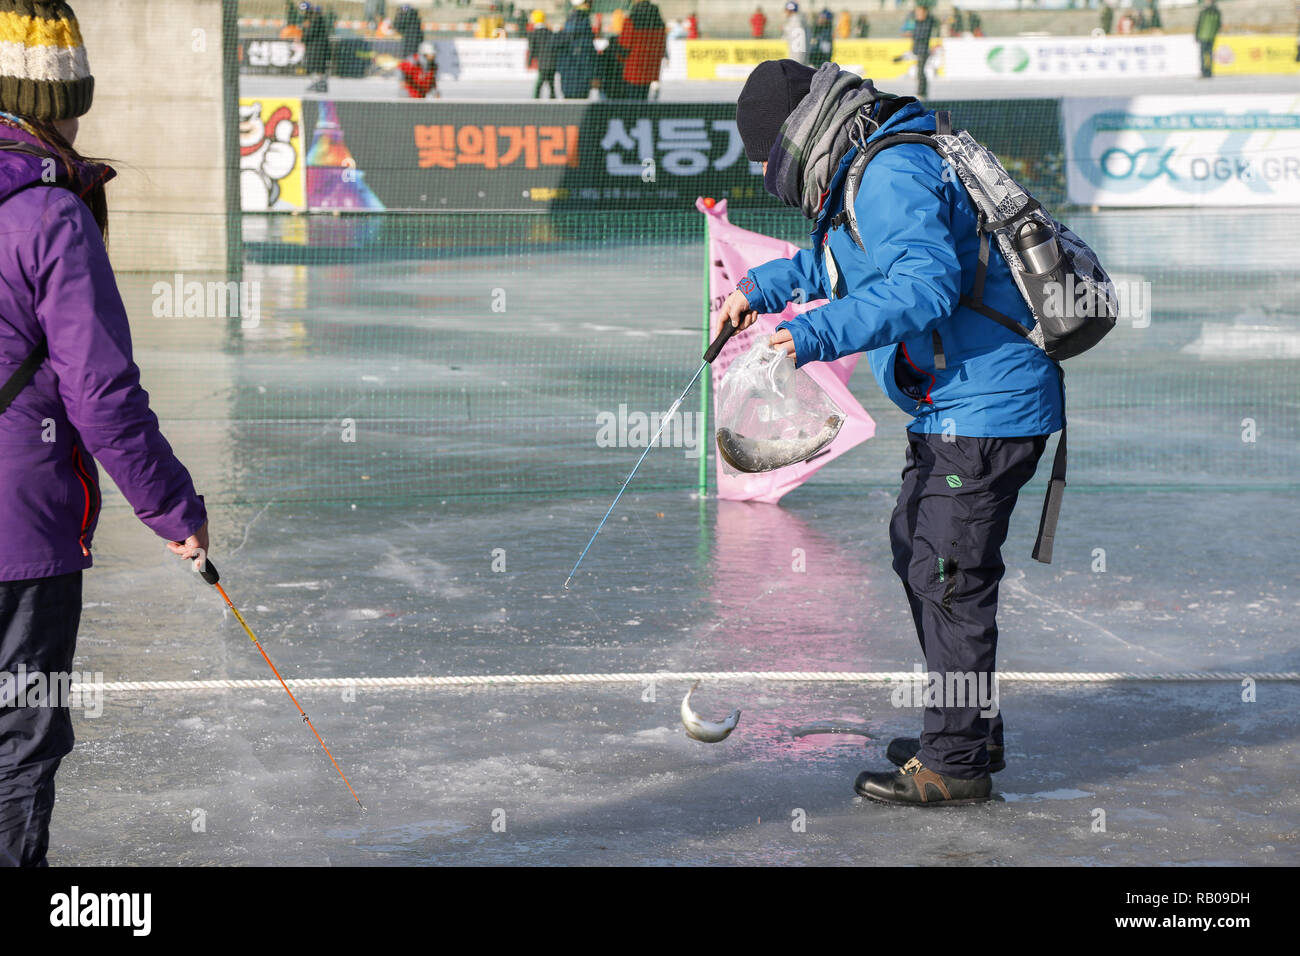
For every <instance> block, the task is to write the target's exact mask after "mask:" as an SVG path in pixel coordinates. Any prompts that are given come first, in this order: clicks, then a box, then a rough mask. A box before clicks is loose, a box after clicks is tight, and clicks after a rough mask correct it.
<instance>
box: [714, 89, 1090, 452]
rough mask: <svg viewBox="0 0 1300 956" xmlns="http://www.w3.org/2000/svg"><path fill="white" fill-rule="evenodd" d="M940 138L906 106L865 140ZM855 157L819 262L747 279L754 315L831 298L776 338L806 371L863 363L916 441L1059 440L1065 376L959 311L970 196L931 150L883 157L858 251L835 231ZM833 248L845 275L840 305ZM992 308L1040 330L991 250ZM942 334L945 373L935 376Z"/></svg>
mask: <svg viewBox="0 0 1300 956" xmlns="http://www.w3.org/2000/svg"><path fill="white" fill-rule="evenodd" d="M934 129H935V120H934V113H933V112H932V111H930V110H927V109H925V108H924V107H923V106H921V104H919V103H910V104H908V105H906V106H904V107H903V108H902V109H900V110H899V111H898V112H897V113H896V114H894V116H892V117H890V119H889V120H888V121H887V122H885V123H884V124H883V125H882V126H881V128H880V129H879V130H876V131H875V132H874V133H873V134H872V135H871V136H870V137H869V139H868V141H870V140H874V139H876V138H878V137H880V136H883V135H885V134H887V133H893V132H902V131H911V132H927V133H933V132H934ZM856 155H857V148H856V147H853V148H850V150H849V152H848V154H847V155H846V156H845V157H844V158H843V160H842V161H841V162H840V165H839V168H838V169H837V170H836V172H835V174H834V175H833V176H832V177H831V184H830V189H829V191H828V193H827V198H826V200H825V202H824V203H823V205H822V210H821V213H820V215H819V217H818V219H817V225H816V228H815V229H814V230H813V233H812V249H809V250H803V251H801V252H799V253H797V254H795V256H794V257H792V258H790V259H775V260H773V261H771V262H768V263H765V264H763V265H761V266H757V267H756V268H754V269H751V270H750V272H749V273H748V275H747V276H746V277H745V279H743V280H741V283H740V285H739V288H740V290H741V291H742V292H744V293H745V295H746V297H747V298H748V299H749V303H750V306H751V307H752V308H754V309H756V310H757V311H759V312H762V313H772V312H780V311H781V310H782V309H783V308H784V307H785V304H786V303H787V302H789V301H799V300H802V301H808V300H810V299H817V298H830V299H832V301H831V302H829V303H828V304H827V305H824V306H822V307H820V308H817V309H813V310H811V311H809V312H805V313H803V314H802V315H799V316H796V317H795V318H793V319H790V320H788V321H785V322H782V323H781V324H780V325H779V326H778V328H782V329H789V331H790V334H791V335H792V336H793V338H794V345H795V356H796V360H797V362H798V364H800V365H803V364H806V363H808V362H830V361H833V360H835V359H837V358H839V357H841V356H843V355H848V354H850V353H853V352H867V353H868V355H867V357H868V359H869V360H870V362H871V371H872V372H873V373H874V374H875V376H876V381H877V382H879V384H880V387H881V389H882V390H883V391H884V392H885V394H886V395H887V396H889V398H891V399H892V400H893V401H894V403H895V404H896V405H898V407H899V408H901V409H903V411H905V412H909V413H911V414H913V415H914V416H915V417H914V418H913V420H912V422H911V423H910V424H909V426H908V428H909V429H910V430H911V431H914V432H920V433H935V432H943V431H945V430H947V431H948V432H949V433H952V434H957V435H964V436H969V437H972V438H1016V437H1024V436H1027V435H1046V434H1050V433H1052V432H1054V431H1057V430H1059V429H1060V428H1061V427H1062V424H1063V422H1064V412H1063V404H1064V393H1063V386H1062V382H1061V378H1060V372H1059V370H1058V368H1057V366H1056V365H1055V364H1054V363H1053V362H1052V361H1051V360H1050V359H1049V358H1048V357H1047V356H1046V355H1045V354H1044V353H1043V351H1042V350H1041V349H1039V348H1037V347H1035V346H1034V345H1033V344H1031V343H1030V342H1028V341H1026V340H1024V339H1023V338H1021V337H1020V336H1018V335H1016V334H1015V333H1014V332H1011V331H1010V330H1008V329H1005V328H1003V327H1002V326H1000V325H998V324H997V323H996V322H994V321H993V320H992V319H989V318H987V317H985V316H982V315H980V314H979V313H978V312H975V311H973V310H971V309H969V308H967V307H966V306H963V305H960V304H959V301H958V300H959V299H960V297H961V296H962V295H964V294H968V293H970V291H971V289H972V287H973V286H974V284H975V269H976V266H977V265H978V262H979V236H978V233H977V232H976V228H975V226H976V216H975V210H974V209H973V207H972V205H971V202H970V199H969V197H968V196H967V195H966V191H965V189H964V188H962V186H961V184H960V183H959V182H957V181H955V177H953V176H952V175H951V174H949V175H948V176H946V177H945V176H944V163H943V160H942V158H941V157H940V156H939V154H938V153H937V152H935V151H934V150H933V149H931V148H930V147H928V146H925V145H922V144H915V143H904V144H900V145H897V146H891V147H890V148H888V149H885V150H883V151H881V152H880V153H879V154H877V155H876V157H875V159H873V160H872V161H871V163H870V164H869V165H868V166H867V170H866V173H865V175H864V176H863V179H862V184H861V187H860V188H859V190H858V194H857V202H856V204H855V211H856V214H857V219H858V228H859V230H860V232H861V234H862V241H863V244H864V245H865V246H866V251H865V252H863V250H862V249H861V248H860V247H859V246H858V245H857V243H855V242H854V241H853V238H852V236H851V235H850V234H849V231H848V228H847V226H838V227H836V228H833V229H831V228H829V227H830V222H831V220H832V219H833V218H834V217H835V216H836V215H837V214H838V213H839V212H840V211H841V210H842V209H843V208H844V180H845V177H846V174H847V172H848V168H849V165H850V164H851V163H852V162H853V159H854V157H855V156H856ZM826 248H829V249H830V251H831V255H832V257H833V259H834V262H835V264H836V266H837V271H838V274H839V285H838V288H837V289H836V290H835V293H834V295H832V290H831V288H830V282H829V279H828V273H827V267H826V255H825V249H826ZM800 290H802V291H800ZM984 301H985V302H986V303H987V304H988V305H989V306H991V307H992V308H994V309H997V310H998V311H1000V312H1002V313H1004V314H1005V315H1009V316H1011V317H1013V318H1015V319H1016V320H1018V321H1020V322H1022V323H1023V324H1024V325H1025V326H1026V327H1027V328H1032V327H1033V318H1032V316H1031V314H1030V312H1029V310H1028V308H1027V307H1026V306H1025V303H1024V300H1023V299H1022V298H1021V296H1020V292H1019V291H1018V289H1017V288H1016V285H1015V281H1014V280H1013V279H1012V278H1011V272H1010V270H1009V269H1008V267H1007V264H1006V260H1005V259H1003V258H1002V255H1001V253H999V252H998V251H997V247H996V245H994V246H993V249H992V253H991V256H990V261H989V270H988V277H987V279H986V280H985V285H984ZM935 330H937V331H938V332H939V335H940V338H941V340H942V344H943V350H944V354H945V358H946V365H947V367H946V368H945V369H943V370H937V369H936V368H935V361H934V344H933V343H934V339H933V332H934V331H935Z"/></svg>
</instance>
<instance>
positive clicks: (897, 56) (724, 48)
mask: <svg viewBox="0 0 1300 956" xmlns="http://www.w3.org/2000/svg"><path fill="white" fill-rule="evenodd" d="M685 46H686V50H685V59H686V77H687V78H688V79H692V80H743V79H744V78H745V77H747V76H749V74H750V71H752V70H753V69H754V67H756V66H758V64H760V63H762V62H763V61H764V60H781V59H784V58H785V57H787V56H789V52H788V51H787V49H786V45H785V41H784V40H687V41H686V44H685ZM934 46H935V47H936V52H937V47H938V41H937V40H936V41H935V42H934ZM911 50H912V41H911V40H909V39H906V38H903V39H897V40H836V41H835V45H834V48H833V50H832V52H831V58H832V59H833V60H834V61H835V62H836V63H838V64H839V65H840V66H842V67H843V68H844V69H846V70H852V71H853V72H855V73H861V74H862V75H863V76H869V77H871V78H872V79H873V80H876V81H879V80H882V79H885V80H888V79H895V78H897V77H900V76H904V75H905V74H906V73H907V72H908V71H909V70H911V69H912V67H913V61H912V60H911Z"/></svg>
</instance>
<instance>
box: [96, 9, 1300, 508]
mask: <svg viewBox="0 0 1300 956" xmlns="http://www.w3.org/2000/svg"><path fill="white" fill-rule="evenodd" d="M230 6H232V7H233V5H230ZM230 79H231V82H235V81H236V80H237V78H235V77H231V78H230ZM303 85H304V84H303V83H302V81H301V79H300V78H297V77H295V82H294V84H292V85H288V86H285V87H284V89H285V91H286V95H284V96H282V97H274V96H267V95H265V94H264V93H262V94H259V95H257V96H248V95H247V94H245V96H244V97H243V99H242V101H241V103H242V105H241V106H240V107H239V109H240V113H241V115H240V119H241V120H243V121H244V125H243V126H241V129H240V144H241V147H242V148H241V149H240V150H239V151H238V154H236V152H235V151H234V150H232V153H231V156H230V158H229V163H230V165H231V173H232V180H233V178H234V176H235V173H236V172H238V175H239V179H240V181H241V187H242V191H243V206H244V210H243V212H242V215H239V216H238V219H237V221H238V223H239V237H240V238H241V239H242V251H240V252H238V254H237V261H236V262H235V263H234V264H233V268H232V277H233V278H235V279H236V280H242V282H243V283H244V284H245V285H244V286H242V287H240V288H238V289H236V290H235V291H234V297H235V298H236V299H237V298H238V295H239V293H240V292H243V294H244V296H245V299H246V300H247V301H246V305H247V306H248V308H246V309H245V310H244V311H243V312H242V313H241V314H232V313H235V312H236V311H237V310H235V309H232V308H230V307H229V306H228V305H227V307H225V308H224V309H222V308H212V307H211V305H210V298H209V296H210V292H209V289H208V288H207V285H206V284H210V283H217V282H221V281H224V279H225V278H226V277H222V276H206V275H204V276H186V277H185V281H187V282H188V281H190V280H191V279H193V280H197V281H200V282H202V283H205V285H204V288H203V289H202V290H201V296H202V298H203V300H204V305H203V307H202V308H201V309H198V310H197V311H198V312H199V314H195V315H189V314H186V312H185V309H184V308H181V309H179V310H177V309H172V310H171V312H170V314H169V311H168V308H167V307H165V306H164V307H162V308H160V306H159V301H160V293H159V292H158V291H157V285H156V284H157V283H158V281H159V279H160V277H159V276H158V275H155V274H152V273H139V274H123V275H122V276H121V277H120V282H121V286H122V290H123V294H124V296H125V298H126V301H127V304H128V308H129V310H130V313H131V315H132V321H133V327H134V333H135V337H136V345H137V352H138V357H139V361H140V364H141V365H142V367H143V368H144V370H145V382H146V385H147V386H148V387H150V388H151V390H152V391H153V392H154V393H155V402H156V406H157V407H158V410H159V413H160V415H161V417H162V418H163V419H164V422H165V424H167V425H168V427H169V434H171V435H174V436H176V438H175V441H176V444H177V445H178V446H179V448H178V450H179V451H181V453H182V457H183V458H184V460H186V461H187V463H191V465H192V467H193V468H194V470H195V471H196V473H197V474H198V475H199V476H200V479H201V482H200V483H201V484H202V485H203V486H204V490H205V493H206V494H207V495H208V497H209V499H210V500H211V501H214V502H219V501H227V502H249V503H257V502H264V501H273V500H276V501H283V500H301V501H318V500H328V501H337V502H349V501H352V502H356V501H361V500H376V499H378V500H391V501H402V500H408V499H415V498H447V497H451V496H467V495H476V496H482V495H527V496H536V497H553V496H561V495H593V494H600V495H603V494H605V493H607V492H611V491H612V490H614V489H616V488H617V486H618V485H619V483H620V482H621V481H622V479H623V477H624V476H625V475H626V473H627V471H628V470H629V468H630V467H631V465H632V464H633V463H634V462H635V460H636V458H637V456H638V455H639V454H640V450H641V445H642V444H643V443H644V439H645V437H648V435H647V434H646V433H644V432H639V431H638V428H637V423H638V422H639V421H641V420H642V419H644V418H648V417H649V416H651V415H653V414H655V413H657V412H660V411H662V410H664V409H665V408H666V406H667V405H669V404H670V403H671V401H672V400H673V399H674V398H675V397H676V395H677V393H678V392H679V391H680V389H681V388H682V386H683V385H684V384H685V383H686V381H688V380H689V378H690V376H691V374H692V373H693V372H694V370H695V369H696V368H697V367H698V364H699V356H700V352H701V347H700V346H701V338H702V324H703V317H704V314H705V308H706V304H705V282H706V271H705V270H706V255H707V252H706V248H705V240H704V235H705V232H704V230H705V223H704V217H703V216H702V215H700V214H699V213H697V212H696V211H695V210H694V208H693V206H694V201H695V199H696V197H697V196H700V195H708V196H714V197H717V198H724V197H725V198H727V199H728V201H729V204H730V210H731V220H732V222H734V223H736V224H738V225H740V226H743V227H745V228H748V229H753V230H756V231H759V232H763V233H766V234H770V235H774V236H779V237H782V238H785V239H790V240H794V241H796V242H797V241H801V240H802V241H805V242H806V240H807V234H808V224H807V223H806V222H805V221H804V220H802V219H801V218H800V217H799V216H798V215H797V213H795V212H794V211H792V210H787V209H784V208H781V207H778V206H777V205H776V204H775V203H774V202H773V201H772V200H771V199H770V198H768V197H766V196H765V195H764V194H763V193H762V191H761V188H759V186H760V182H759V177H758V176H756V175H755V173H754V171H753V169H752V168H751V167H750V164H749V163H748V162H747V161H745V159H744V157H743V155H741V154H739V153H737V142H736V140H735V138H734V105H733V104H732V103H727V102H721V103H693V102H692V103H614V102H610V103H590V104H585V103H555V104H551V103H545V104H529V103H494V102H488V101H484V102H473V103H465V102H460V103H451V102H447V103H438V102H402V101H400V100H398V99H397V98H396V97H395V96H392V95H388V98H387V99H385V100H382V101H378V100H377V101H360V100H346V99H342V98H340V99H331V98H330V97H329V96H328V95H321V96H317V95H311V96H306V97H304V96H303V95H301V90H302V87H303ZM723 91H727V92H729V93H732V94H733V95H734V88H732V87H728V86H721V87H719V92H720V94H721V93H722V92H723ZM933 105H935V106H944V107H948V108H950V109H952V110H953V111H954V115H955V118H956V119H957V122H958V125H960V126H964V127H966V128H968V129H970V130H971V131H972V132H973V133H974V134H975V135H976V136H978V137H979V138H980V139H981V140H983V141H985V142H987V143H988V144H989V145H990V146H992V147H993V148H994V149H996V150H997V152H998V153H999V155H1000V156H1001V157H1002V159H1003V161H1004V163H1005V164H1006V165H1007V166H1008V168H1009V169H1011V170H1012V171H1013V172H1014V173H1015V174H1016V175H1017V176H1018V177H1020V178H1021V179H1022V181H1023V182H1024V183H1025V184H1026V185H1027V186H1028V187H1029V188H1030V189H1031V191H1033V192H1034V193H1035V195H1037V196H1038V197H1039V198H1040V199H1041V200H1042V201H1043V202H1044V203H1045V204H1047V205H1049V206H1050V207H1053V208H1054V210H1055V211H1056V212H1057V213H1058V215H1059V216H1060V218H1062V219H1063V220H1064V221H1066V222H1067V223H1068V224H1069V225H1071V226H1072V227H1074V228H1075V229H1076V231H1078V232H1079V233H1080V234H1081V235H1082V236H1084V237H1085V238H1086V239H1087V240H1089V241H1090V242H1091V243H1092V244H1093V245H1094V247H1095V248H1096V249H1097V250H1098V252H1099V253H1100V255H1101V257H1102V260H1103V262H1104V263H1105V264H1106V265H1107V267H1108V268H1109V269H1110V270H1111V271H1112V272H1113V273H1115V274H1116V275H1117V276H1122V277H1123V278H1125V279H1127V280H1138V282H1139V283H1149V296H1150V299H1149V310H1148V316H1147V318H1148V321H1146V322H1145V323H1143V322H1136V323H1135V322H1125V323H1121V326H1120V327H1119V328H1118V329H1117V330H1116V331H1115V332H1114V333H1113V334H1112V335H1111V336H1110V337H1109V338H1108V339H1107V340H1106V341H1105V342H1104V343H1103V344H1102V345H1101V346H1100V347H1098V348H1097V349H1095V350H1094V351H1093V352H1092V353H1089V354H1088V355H1086V356H1083V357H1081V358H1079V359H1076V360H1073V361H1071V362H1070V363H1069V364H1068V365H1067V387H1068V396H1069V401H1068V412H1069V417H1070V422H1071V476H1070V480H1071V487H1072V488H1076V489H1077V488H1094V489H1104V488H1113V487H1126V488H1182V487H1201V488H1204V487H1212V486H1218V487H1225V486H1226V487H1286V488H1294V487H1295V486H1296V483H1297V482H1296V478H1295V476H1296V474H1297V469H1300V441H1298V439H1300V435H1298V434H1297V431H1298V430H1300V426H1297V414H1296V412H1297V402H1298V398H1297V396H1300V388H1298V386H1300V382H1298V381H1297V360H1298V358H1300V356H1298V355H1297V353H1296V351H1295V350H1296V342H1297V339H1300V314H1298V313H1297V307H1296V302H1297V295H1296V293H1297V284H1298V281H1297V274H1296V271H1295V268H1294V249H1295V248H1296V247H1297V238H1298V237H1297V232H1298V231H1300V229H1298V227H1297V225H1296V220H1295V216H1294V213H1293V211H1289V210H1287V209H1285V208H1261V209H1254V210H1250V211H1249V212H1248V213H1242V212H1241V211H1239V210H1232V209H1221V210H1210V209H1201V210H1197V209H1186V208H1184V209H1176V208H1168V209H1152V210H1145V211H1135V210H1110V209H1108V210H1101V211H1092V210H1088V209H1080V208H1073V207H1071V206H1069V205H1068V202H1067V193H1066V183H1065V170H1066V162H1065V158H1064V157H1065V151H1064V149H1063V146H1062V136H1061V123H1060V112H1059V104H1058V103H1057V101H1055V100H1042V99H1039V100H1023V99H1022V100H975V101H961V102H953V103H946V104H944V103H935V104H933ZM232 108H233V106H232ZM277 110H279V111H282V112H281V113H279V114H277ZM285 121H287V122H288V124H289V126H287V127H279V128H280V129H282V130H284V131H286V132H287V133H289V134H291V135H286V136H285V137H284V138H282V139H280V138H277V134H276V129H277V123H281V122H285ZM259 123H260V124H262V125H263V126H264V129H262V130H258V131H255V132H252V133H250V127H257V125H258V124H259ZM729 124H730V125H729ZM466 130H469V131H470V132H465V131H466ZM259 137H260V138H259ZM278 142H283V143H285V144H286V145H285V146H284V147H283V148H280V147H277V146H276V145H275V144H276V143H278ZM254 147H255V148H256V149H261V150H263V156H262V157H261V159H260V160H259V161H258V162H253V161H250V159H249V156H250V155H251V152H250V150H251V151H255V150H254ZM275 151H278V152H280V153H282V154H283V157H282V159H284V160H285V161H286V162H287V161H289V160H292V163H291V166H290V168H289V170H288V171H287V172H283V174H282V175H281V174H280V172H282V170H281V169H280V168H279V167H277V168H276V169H272V168H271V167H270V166H268V165H267V162H266V156H268V155H270V154H271V153H272V152H275ZM643 154H644V155H643ZM645 158H649V159H652V160H653V164H652V168H651V169H650V170H649V172H647V167H645V164H644V163H643V162H642V160H643V159H645ZM259 163H260V165H259ZM235 167H238V169H237V170H236V169H235ZM161 278H162V279H165V280H170V276H163V277H161ZM182 284H183V283H182ZM182 291H183V290H182ZM174 293H175V290H174V289H171V288H170V287H169V288H168V290H167V291H165V292H164V293H162V296H163V297H164V298H165V297H167V296H174ZM182 298H183V297H182ZM228 298H229V297H228ZM176 301H177V302H180V301H181V300H180V299H177V300H176ZM160 312H161V313H162V314H160ZM249 312H251V313H253V314H251V315H250V314H248V313H249ZM200 383H201V384H200ZM852 388H853V390H854V392H855V394H856V395H857V396H858V397H859V399H860V401H861V402H862V403H863V405H864V406H865V407H866V408H867V410H868V411H869V412H870V413H871V415H872V416H873V417H874V418H875V419H876V421H877V425H878V436H879V437H878V438H877V439H875V440H873V441H871V442H868V443H867V444H866V445H864V446H863V447H861V448H859V449H857V450H855V451H854V452H852V453H850V454H849V455H847V456H844V457H843V458H841V459H839V460H837V461H836V462H834V463H833V464H832V465H831V466H830V467H827V468H826V469H824V470H823V471H822V472H821V473H819V474H818V475H817V476H816V477H815V478H814V479H813V480H812V481H811V482H810V484H809V486H808V491H807V492H806V493H817V492H818V491H822V492H834V493H842V492H852V491H854V490H856V489H861V488H864V487H870V486H883V487H892V486H894V484H895V483H896V481H897V474H898V470H899V467H900V451H899V444H900V439H901V431H902V428H903V427H904V425H905V423H906V421H907V416H906V415H904V414H903V413H902V412H901V411H899V410H898V409H896V408H894V407H893V406H892V405H890V404H889V403H888V402H887V400H886V399H884V397H883V396H882V395H881V394H880V392H879V391H878V389H877V388H876V385H875V383H874V381H873V380H872V379H871V377H870V374H869V372H868V370H867V368H866V365H865V363H863V365H862V367H861V368H860V370H859V372H858V373H857V375H856V376H855V378H854V380H853V382H852ZM698 407H699V402H698V397H693V398H692V399H690V400H689V401H688V402H687V403H686V408H687V409H689V410H691V411H692V412H694V411H695V410H696V409H697V408H698ZM610 421H613V422H615V423H617V426H616V428H615V432H617V433H618V437H617V440H616V441H615V442H614V443H613V444H611V443H610V442H609V441H606V440H602V437H601V436H602V427H603V425H608V424H609V422H610ZM704 433H705V434H709V433H710V432H709V431H708V430H707V429H705V431H704ZM697 436H698V433H695V434H692V435H689V436H686V435H677V436H670V437H673V438H674V441H672V442H670V443H669V444H668V445H667V446H666V447H663V448H660V449H656V451H655V452H654V453H653V454H651V455H650V456H649V457H648V458H647V460H646V463H645V465H644V466H643V468H642V471H641V472H640V474H639V476H638V479H637V487H638V488H640V489H644V490H650V489H682V490H693V489H696V488H697V487H698V486H699V481H700V474H701V466H700V462H701V456H703V458H704V460H705V461H706V462H707V461H710V460H711V458H712V455H713V451H712V449H711V448H710V447H708V444H707V443H705V446H704V447H700V445H699V443H698V442H694V443H693V442H692V440H691V439H694V438H696V437H697ZM638 438H639V439H640V442H641V444H638ZM692 445H693V447H692ZM708 467H709V473H710V474H711V467H712V466H711V464H709V466H708Z"/></svg>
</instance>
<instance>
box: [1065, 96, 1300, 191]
mask: <svg viewBox="0 0 1300 956" xmlns="http://www.w3.org/2000/svg"><path fill="white" fill-rule="evenodd" d="M1061 123H1062V126H1063V128H1064V129H1063V136H1064V139H1065V143H1066V156H1067V162H1066V169H1067V189H1068V192H1069V197H1070V200H1071V201H1072V202H1075V203H1079V204H1081V205H1092V206H1275V205H1288V206H1290V205H1300V93H1298V94H1295V95H1292V94H1285V93H1282V94H1260V95H1256V96H1251V97H1238V96H1213V95H1206V96H1139V97H1134V98H1131V99H1115V98H1106V99H1066V100H1064V101H1063V102H1062V105H1061Z"/></svg>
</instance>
